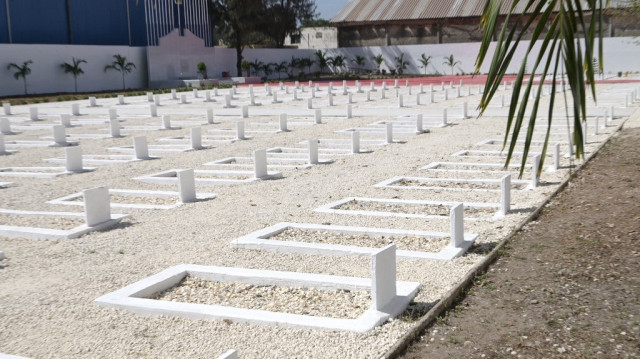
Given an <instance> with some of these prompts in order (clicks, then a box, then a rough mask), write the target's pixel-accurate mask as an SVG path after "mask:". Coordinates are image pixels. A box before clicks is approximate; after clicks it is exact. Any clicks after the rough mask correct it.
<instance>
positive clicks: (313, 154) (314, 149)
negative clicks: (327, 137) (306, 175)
mask: <svg viewBox="0 0 640 359" xmlns="http://www.w3.org/2000/svg"><path fill="white" fill-rule="evenodd" d="M308 147H309V164H310V165H317V164H318V163H319V160H318V140H309V144H308Z"/></svg>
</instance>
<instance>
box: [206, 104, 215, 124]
mask: <svg viewBox="0 0 640 359" xmlns="http://www.w3.org/2000/svg"><path fill="white" fill-rule="evenodd" d="M207 123H208V124H210V125H211V124H213V123H214V122H213V109H212V108H208V109H207Z"/></svg>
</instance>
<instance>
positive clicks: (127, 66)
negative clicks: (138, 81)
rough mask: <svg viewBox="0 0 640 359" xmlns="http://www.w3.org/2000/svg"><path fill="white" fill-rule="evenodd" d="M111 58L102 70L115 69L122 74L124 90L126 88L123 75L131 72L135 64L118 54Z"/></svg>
mask: <svg viewBox="0 0 640 359" xmlns="http://www.w3.org/2000/svg"><path fill="white" fill-rule="evenodd" d="M113 58H114V60H113V62H112V63H111V64H109V65H107V66H105V67H104V72H107V71H108V70H115V71H118V72H120V73H121V74H122V89H123V90H124V89H125V88H126V86H125V82H124V77H125V75H128V74H130V73H132V72H133V70H134V69H135V68H136V64H134V63H133V62H129V61H127V58H126V57H125V56H122V55H120V54H116V55H113Z"/></svg>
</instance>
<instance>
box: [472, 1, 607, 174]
mask: <svg viewBox="0 0 640 359" xmlns="http://www.w3.org/2000/svg"><path fill="white" fill-rule="evenodd" d="M518 3H519V1H515V2H514V3H513V5H512V7H511V8H509V13H508V14H507V21H500V22H503V25H502V28H501V29H500V30H499V32H498V22H499V21H498V19H499V18H500V17H501V16H503V15H502V14H501V9H504V8H505V7H504V4H503V0H488V1H487V2H486V4H485V8H484V11H483V15H482V26H483V29H484V34H485V35H484V37H483V39H482V44H481V47H480V51H479V53H478V58H477V60H476V71H479V69H480V67H481V66H482V64H483V62H484V59H485V57H486V55H487V53H488V52H489V47H490V44H491V42H492V41H493V39H492V37H493V34H499V35H498V41H497V42H496V44H495V50H494V54H493V58H492V59H491V64H490V67H489V72H488V75H487V81H486V85H485V91H484V93H483V95H482V99H481V101H480V105H479V108H480V111H481V113H483V112H484V111H485V110H486V108H487V106H488V105H489V102H490V101H491V99H492V98H493V96H494V94H495V93H496V91H497V89H498V88H499V86H500V83H501V82H502V79H503V77H504V74H505V73H506V72H507V69H508V68H509V65H510V64H511V60H512V58H513V56H514V53H515V51H516V48H517V47H518V45H519V44H520V41H521V40H522V39H523V38H525V36H526V39H527V40H530V45H528V46H527V48H526V53H525V56H524V59H527V58H531V59H533V68H532V69H531V73H530V74H529V75H525V72H526V67H527V62H526V60H523V62H522V64H521V65H520V70H519V71H518V74H517V77H516V79H515V81H514V85H513V94H512V97H511V104H510V108H509V114H508V117H507V124H506V132H505V137H504V147H506V145H507V141H508V140H509V139H510V144H509V150H508V153H507V160H506V163H505V166H507V165H508V164H509V162H510V161H511V158H512V155H513V152H514V149H515V145H516V143H517V140H518V136H519V134H520V131H521V130H522V126H523V124H524V120H525V115H526V112H525V110H526V108H527V106H528V105H529V101H530V100H529V98H530V97H531V91H532V89H533V87H534V84H536V83H537V84H538V85H537V89H535V90H533V91H535V93H534V94H533V103H532V104H531V106H529V108H530V110H531V111H530V115H529V116H527V117H529V121H528V122H529V123H528V124H527V125H526V138H525V140H524V142H525V145H524V151H523V154H522V162H521V169H520V176H522V174H523V171H524V168H525V164H526V161H527V158H528V154H529V150H530V147H531V139H532V137H533V132H534V129H535V124H536V119H537V118H538V109H539V105H540V98H541V95H542V89H543V84H544V82H545V81H546V80H547V78H549V77H550V79H549V80H550V81H551V93H550V96H549V109H548V114H547V116H546V117H547V118H548V123H547V133H546V137H545V141H544V145H543V149H542V155H541V161H540V165H539V167H538V168H537V169H535V170H537V171H538V173H540V172H541V169H542V168H543V163H544V159H545V157H546V153H547V147H548V144H549V135H550V131H551V124H552V121H553V111H554V105H555V100H556V88H557V85H558V80H557V79H558V78H559V75H564V72H565V71H566V79H567V82H568V84H569V90H570V93H571V97H573V104H572V105H571V107H572V108H571V110H569V109H567V111H572V112H573V116H572V117H573V128H572V129H571V128H568V129H567V130H568V132H573V134H574V135H573V138H572V140H573V146H575V155H576V157H577V158H581V157H584V142H583V136H584V134H583V133H582V126H581V122H582V121H586V118H587V107H586V92H587V90H588V89H587V85H585V84H588V86H589V89H590V90H591V94H592V96H593V99H594V100H595V99H596V92H595V79H594V74H595V72H596V71H597V70H596V69H595V68H594V66H593V65H592V64H593V63H592V59H593V58H597V59H598V62H599V70H600V71H602V59H603V48H602V37H603V13H602V9H603V8H604V7H605V6H608V1H607V2H606V4H605V3H604V2H603V1H602V0H586V1H581V0H548V1H540V2H539V1H535V0H527V1H522V3H523V4H518ZM516 5H520V6H518V11H517V12H516V11H515V10H514V9H515V7H516ZM523 14H526V16H525V15H523ZM512 17H514V18H515V19H516V22H515V23H516V24H518V26H513V25H512V24H513V23H514V22H513V21H510V18H512ZM534 44H536V45H539V48H536V49H535V50H534V49H533V45H534ZM536 73H538V74H539V75H540V79H536V81H535V82H534V78H535V76H536V75H535V74H536ZM562 77H563V79H562V81H563V85H562V89H563V90H564V76H562ZM563 94H564V96H565V103H566V102H567V100H566V93H565V92H564V91H563ZM567 124H569V120H568V119H567ZM567 127H569V125H568V126H567ZM510 134H511V135H510ZM572 151H573V148H572Z"/></svg>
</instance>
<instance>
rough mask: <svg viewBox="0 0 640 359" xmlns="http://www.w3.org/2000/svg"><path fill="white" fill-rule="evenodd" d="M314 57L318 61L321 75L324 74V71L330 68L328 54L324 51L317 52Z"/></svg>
mask: <svg viewBox="0 0 640 359" xmlns="http://www.w3.org/2000/svg"><path fill="white" fill-rule="evenodd" d="M314 55H316V58H317V59H318V67H319V68H320V73H323V72H324V69H325V68H326V67H328V66H329V58H328V57H327V52H326V51H324V52H322V50H317V51H316V52H315V53H314Z"/></svg>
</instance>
